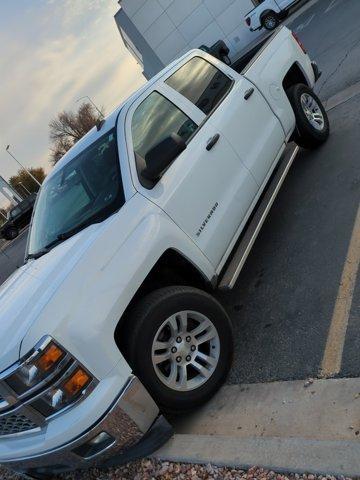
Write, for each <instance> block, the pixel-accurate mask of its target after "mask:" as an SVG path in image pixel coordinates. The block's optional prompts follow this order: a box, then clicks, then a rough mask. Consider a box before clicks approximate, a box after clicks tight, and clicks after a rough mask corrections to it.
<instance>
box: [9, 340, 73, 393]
mask: <svg viewBox="0 0 360 480" xmlns="http://www.w3.org/2000/svg"><path fill="white" fill-rule="evenodd" d="M66 356H67V354H66V352H65V350H64V349H62V348H61V347H60V346H59V345H57V344H56V343H55V342H54V341H53V340H52V339H51V338H50V337H46V339H44V340H43V341H42V342H40V344H39V345H38V346H37V347H35V348H34V350H33V351H32V352H31V353H30V354H29V355H28V356H27V357H25V358H24V359H23V361H22V362H21V363H20V365H18V366H17V368H16V370H15V371H14V373H13V374H12V375H10V376H9V377H8V378H7V379H6V383H7V384H8V385H9V387H10V388H11V389H12V390H13V391H14V392H16V393H17V395H23V394H25V393H26V392H27V391H29V390H31V389H32V388H33V387H35V386H36V385H38V384H39V383H41V382H43V381H45V380H46V379H47V378H49V377H51V376H52V375H53V374H54V372H55V371H56V370H57V369H58V368H60V367H61V364H62V363H63V362H62V361H63V360H64V359H65V357H66Z"/></svg>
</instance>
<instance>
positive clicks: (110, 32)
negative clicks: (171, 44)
mask: <svg viewBox="0 0 360 480" xmlns="http://www.w3.org/2000/svg"><path fill="white" fill-rule="evenodd" d="M118 8H119V6H118V2H117V1H116V0H0V86H1V93H0V175H2V176H3V177H5V178H8V177H9V176H11V175H12V174H14V173H16V171H17V166H16V164H15V162H14V161H13V160H11V158H10V157H9V156H8V154H6V153H5V146H6V145H7V144H11V148H12V151H13V153H14V154H15V156H17V157H18V158H19V160H21V161H22V162H23V163H24V164H25V165H27V166H29V167H30V166H42V167H44V168H45V169H46V170H47V171H48V170H49V169H50V165H49V140H48V124H49V121H50V120H51V119H52V118H53V117H54V116H55V115H56V114H57V113H58V112H60V111H61V110H64V109H76V107H77V104H76V100H77V99H78V98H79V97H81V96H83V95H89V96H90V97H91V98H92V99H93V101H94V102H95V103H96V104H98V105H103V106H104V107H105V109H106V111H107V112H110V111H111V110H112V109H113V108H115V107H116V106H117V105H118V104H119V103H120V102H121V100H123V99H124V98H125V97H126V96H127V95H128V94H129V93H131V92H132V91H134V90H135V89H136V88H137V87H139V86H140V85H141V84H142V83H143V82H144V78H143V76H142V74H141V69H140V68H139V67H138V65H137V64H136V63H135V61H134V59H133V57H132V56H131V55H130V54H129V53H128V51H127V50H126V48H125V47H124V45H123V43H122V41H121V37H120V34H119V32H118V29H117V26H116V23H115V20H114V14H115V13H116V11H117V10H118ZM3 203H4V197H2V196H1V195H0V205H2V204H3Z"/></svg>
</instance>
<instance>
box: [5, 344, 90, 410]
mask: <svg viewBox="0 0 360 480" xmlns="http://www.w3.org/2000/svg"><path fill="white" fill-rule="evenodd" d="M3 381H4V382H5V383H6V384H7V385H8V387H10V389H11V390H12V391H13V392H14V394H15V396H16V397H17V398H18V399H19V401H21V402H25V403H26V404H27V405H30V406H31V407H33V408H34V409H35V410H37V411H38V412H39V413H40V414H42V415H43V416H44V417H46V418H47V417H49V416H52V415H54V414H55V413H58V412H59V411H61V410H63V409H65V408H67V407H69V406H71V405H73V404H74V403H75V402H77V401H78V400H79V399H80V398H84V397H85V395H87V394H88V393H90V391H92V390H93V388H94V387H95V386H96V385H97V383H98V382H97V380H96V379H95V377H94V376H92V375H91V374H90V373H89V372H88V371H87V370H86V368H85V367H83V366H82V365H81V364H80V363H79V362H78V361H77V360H76V359H75V358H74V357H73V356H72V355H70V353H69V352H67V351H66V350H65V348H64V347H62V346H60V345H59V344H58V343H57V342H55V340H53V339H52V338H51V337H45V338H44V339H43V340H41V341H40V342H39V344H38V345H36V347H35V348H34V349H33V350H32V351H31V352H30V353H29V354H28V355H27V356H25V357H24V358H23V359H22V360H21V361H20V362H18V363H17V364H16V365H14V366H13V367H12V368H11V369H9V371H8V372H6V374H5V375H4V377H3Z"/></svg>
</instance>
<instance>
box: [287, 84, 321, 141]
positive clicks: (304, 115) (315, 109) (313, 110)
mask: <svg viewBox="0 0 360 480" xmlns="http://www.w3.org/2000/svg"><path fill="white" fill-rule="evenodd" d="M287 94H288V97H289V100H290V103H291V105H292V107H293V110H294V114H295V118H296V130H295V133H294V140H295V142H296V143H297V144H298V145H299V146H300V147H303V148H308V149H314V148H317V147H319V146H320V145H322V144H323V143H324V142H326V140H327V139H328V137H329V134H330V124H329V118H328V116H327V113H326V110H325V108H324V106H323V104H322V102H321V100H320V99H319V97H318V96H317V95H316V94H315V93H314V92H313V90H312V89H311V88H309V87H308V86H307V85H303V84H297V85H294V86H292V87H290V88H289V90H288V92H287Z"/></svg>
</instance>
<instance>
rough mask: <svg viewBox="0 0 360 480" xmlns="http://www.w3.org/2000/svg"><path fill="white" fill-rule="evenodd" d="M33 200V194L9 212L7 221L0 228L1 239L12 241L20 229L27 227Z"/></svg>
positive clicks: (34, 198) (34, 196)
mask: <svg viewBox="0 0 360 480" xmlns="http://www.w3.org/2000/svg"><path fill="white" fill-rule="evenodd" d="M35 200H36V194H35V193H33V194H31V195H29V196H28V197H26V198H25V199H24V200H23V201H22V202H20V203H18V204H17V205H16V206H15V207H13V208H12V209H11V210H10V211H9V213H8V218H7V221H6V222H5V223H4V224H3V225H2V227H1V228H0V237H1V238H4V239H5V240H12V239H14V238H16V237H17V236H18V235H19V233H20V230H21V229H22V228H24V227H26V226H27V225H29V223H30V220H31V215H32V211H33V209H34V204H35Z"/></svg>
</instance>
